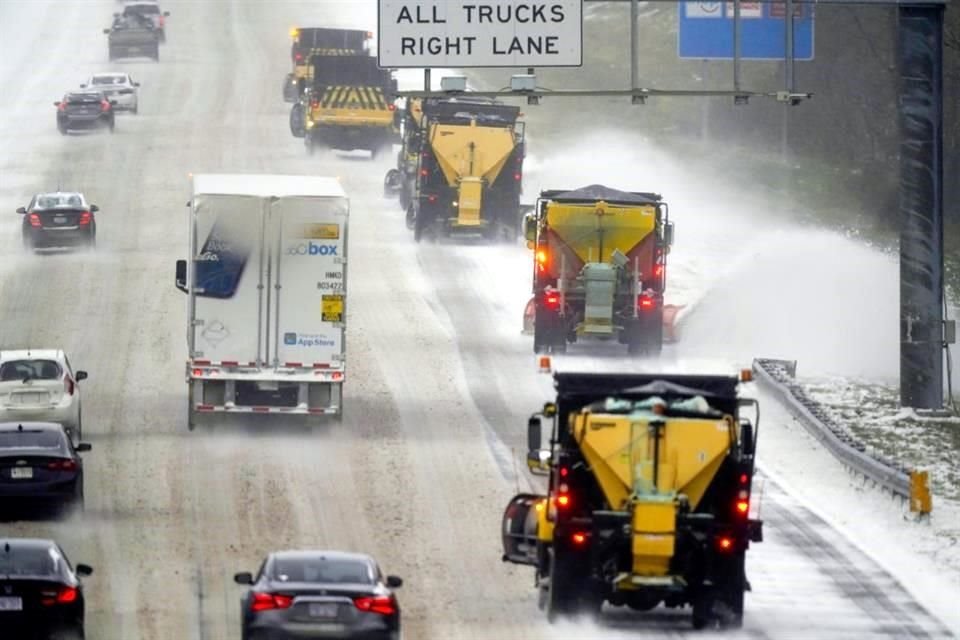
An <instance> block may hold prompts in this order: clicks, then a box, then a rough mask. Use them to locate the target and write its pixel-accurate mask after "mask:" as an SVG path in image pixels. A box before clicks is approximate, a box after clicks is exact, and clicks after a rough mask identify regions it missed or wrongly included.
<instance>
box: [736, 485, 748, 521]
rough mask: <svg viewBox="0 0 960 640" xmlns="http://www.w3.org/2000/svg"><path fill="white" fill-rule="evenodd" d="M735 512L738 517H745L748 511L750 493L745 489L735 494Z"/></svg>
mask: <svg viewBox="0 0 960 640" xmlns="http://www.w3.org/2000/svg"><path fill="white" fill-rule="evenodd" d="M736 510H737V515H740V516H745V515H747V513H748V512H749V511H750V493H749V492H748V491H747V490H746V489H741V490H740V493H738V494H737V502H736Z"/></svg>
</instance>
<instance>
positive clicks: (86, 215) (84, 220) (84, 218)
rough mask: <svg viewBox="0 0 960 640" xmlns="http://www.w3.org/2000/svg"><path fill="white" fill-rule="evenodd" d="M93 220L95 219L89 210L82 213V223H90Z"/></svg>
mask: <svg viewBox="0 0 960 640" xmlns="http://www.w3.org/2000/svg"><path fill="white" fill-rule="evenodd" d="M91 220H93V214H91V213H90V212H89V211H84V212H82V213H81V214H80V224H81V225H86V224H90V221H91Z"/></svg>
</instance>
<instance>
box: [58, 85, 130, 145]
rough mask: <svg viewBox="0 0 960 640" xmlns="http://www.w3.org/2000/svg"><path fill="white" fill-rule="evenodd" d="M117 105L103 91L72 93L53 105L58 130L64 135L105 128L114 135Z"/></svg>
mask: <svg viewBox="0 0 960 640" xmlns="http://www.w3.org/2000/svg"><path fill="white" fill-rule="evenodd" d="M115 104H116V101H112V100H108V99H107V96H106V95H104V93H103V92H102V91H98V90H93V89H87V90H83V91H71V92H70V93H68V94H66V95H65V96H63V100H60V101H58V102H54V103H53V106H55V107H56V108H57V130H59V131H60V133H62V134H63V135H67V132H68V131H70V130H73V129H104V128H105V129H108V130H109V131H110V133H113V126H114V110H113V107H114V105H115Z"/></svg>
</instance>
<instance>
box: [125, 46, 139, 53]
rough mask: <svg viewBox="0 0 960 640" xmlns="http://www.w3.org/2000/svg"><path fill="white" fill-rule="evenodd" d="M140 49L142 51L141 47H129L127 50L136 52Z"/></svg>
mask: <svg viewBox="0 0 960 640" xmlns="http://www.w3.org/2000/svg"><path fill="white" fill-rule="evenodd" d="M138 51H140V47H127V52H129V53H136V52H138Z"/></svg>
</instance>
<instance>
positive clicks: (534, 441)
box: [501, 370, 763, 629]
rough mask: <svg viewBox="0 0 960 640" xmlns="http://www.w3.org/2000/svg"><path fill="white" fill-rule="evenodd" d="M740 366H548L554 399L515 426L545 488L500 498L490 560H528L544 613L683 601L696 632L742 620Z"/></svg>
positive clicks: (749, 433)
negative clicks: (694, 371) (728, 369)
mask: <svg viewBox="0 0 960 640" xmlns="http://www.w3.org/2000/svg"><path fill="white" fill-rule="evenodd" d="M750 373H751V372H750V371H749V370H745V371H744V372H743V373H742V374H741V375H740V376H732V375H731V376H723V375H673V374H671V375H662V374H649V373H643V374H639V373H636V374H634V373H630V374H608V373H569V372H567V373H557V374H555V375H554V382H555V387H556V392H557V397H556V402H555V403H547V404H546V405H545V406H544V408H543V410H542V411H541V412H539V413H537V414H535V415H534V416H533V417H531V418H530V421H529V423H528V434H527V436H528V444H529V453H528V454H527V464H528V466H529V467H530V469H531V471H532V472H534V473H535V474H542V475H548V476H549V485H548V491H547V495H533V494H520V495H518V496H516V497H514V498H513V499H512V500H511V501H510V503H509V505H508V506H507V508H506V511H505V512H504V515H503V523H502V529H501V533H502V537H503V560H504V561H505V562H512V563H516V564H526V565H532V566H533V567H534V568H535V570H536V585H537V587H538V589H539V605H540V608H541V609H543V610H545V611H546V614H547V617H548V619H549V620H550V621H551V622H553V621H556V620H557V619H560V618H563V617H567V616H575V615H597V614H599V613H600V610H601V607H602V605H603V603H604V602H606V603H609V604H610V605H613V606H627V607H630V608H631V609H634V610H637V611H647V610H650V609H653V608H654V607H657V606H658V605H660V604H661V603H662V604H663V605H664V606H666V607H683V606H686V605H690V606H691V608H692V612H693V626H694V627H695V628H698V629H700V628H703V627H708V626H711V627H717V626H719V627H726V628H737V627H740V626H741V625H742V623H743V601H744V591H749V590H750V585H749V583H748V581H747V577H746V572H745V560H746V553H747V549H748V548H749V546H750V543H751V542H760V541H761V540H762V539H763V536H762V522H761V521H760V520H757V519H753V518H752V517H751V502H750V492H751V488H752V484H753V475H754V450H755V444H756V440H757V423H758V421H759V410H758V409H757V405H756V401H755V400H749V399H746V398H743V397H741V396H740V395H739V388H740V382H741V381H746V380H749V379H750ZM749 407H752V408H753V409H754V410H756V412H755V413H756V415H755V418H756V419H755V420H754V421H752V422H751V421H750V420H749V419H747V418H746V417H743V416H742V415H741V409H744V408H749ZM750 413H754V411H750ZM544 418H546V419H549V420H551V421H552V423H553V428H552V437H551V439H550V444H551V448H550V449H542V448H541V446H542V445H541V424H542V420H543V419H544Z"/></svg>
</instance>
